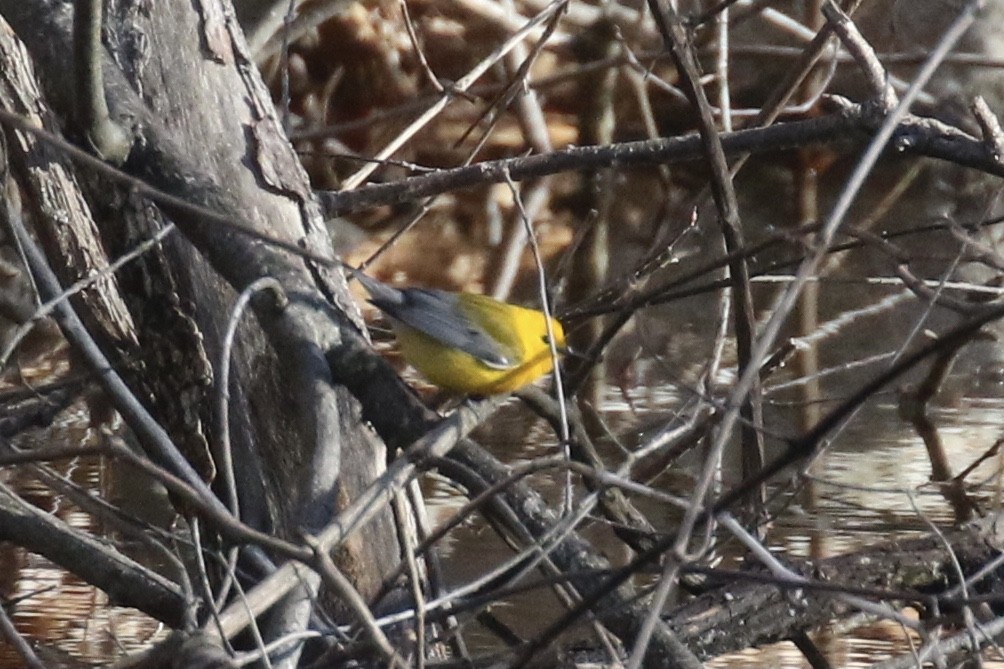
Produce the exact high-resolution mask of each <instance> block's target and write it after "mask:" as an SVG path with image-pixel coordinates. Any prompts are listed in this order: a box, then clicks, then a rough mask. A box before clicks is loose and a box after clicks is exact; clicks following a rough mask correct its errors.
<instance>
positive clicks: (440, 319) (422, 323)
mask: <svg viewBox="0 0 1004 669" xmlns="http://www.w3.org/2000/svg"><path fill="white" fill-rule="evenodd" d="M353 275H354V276H355V277H356V278H357V279H359V282H360V283H361V284H362V285H363V287H364V288H365V289H366V291H367V292H368V293H369V294H370V302H371V303H372V304H373V305H374V306H375V307H377V308H378V309H380V310H381V311H382V312H384V313H385V314H387V316H389V317H390V321H391V325H392V327H393V328H394V334H395V335H396V336H397V340H398V343H399V344H400V348H401V354H402V355H403V356H404V358H405V360H407V361H408V362H409V363H410V364H411V365H412V366H413V367H414V368H415V369H417V370H418V371H419V372H420V373H421V374H422V375H423V376H424V377H425V378H427V379H428V380H429V381H431V382H432V383H434V384H435V385H437V386H439V387H440V388H443V389H444V390H449V391H453V392H458V393H465V394H470V395H495V394H499V393H508V392H512V391H514V390H518V389H519V388H522V387H523V386H525V385H527V384H529V383H532V382H533V381H536V380H537V379H538V378H540V377H541V376H543V375H544V374H547V373H548V372H550V371H551V369H553V366H554V365H553V362H552V358H551V346H550V342H549V340H548V334H549V333H548V329H547V317H546V316H545V315H544V313H543V312H540V311H537V310H535V309H525V308H523V307H517V306H516V305H513V304H508V303H506V302H500V301H499V300H495V299H492V298H490V297H488V296H486V295H476V294H473V293H451V292H448V291H445V290H430V289H425V288H401V289H398V288H394V287H392V286H388V285H387V284H385V283H381V282H380V281H377V280H376V279H374V278H372V277H369V276H366V275H365V274H363V273H362V272H358V271H356V272H353ZM551 334H553V336H554V344H555V347H556V348H558V349H559V350H560V349H562V348H563V347H564V346H565V331H564V329H563V328H562V326H561V323H559V322H558V321H557V320H556V319H554V318H552V319H551Z"/></svg>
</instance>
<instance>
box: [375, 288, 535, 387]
mask: <svg viewBox="0 0 1004 669" xmlns="http://www.w3.org/2000/svg"><path fill="white" fill-rule="evenodd" d="M356 278H358V279H359V282H360V283H362V284H363V287H364V288H366V290H367V292H369V294H370V302H371V303H373V305H374V306H375V307H377V308H378V309H380V311H382V312H384V313H385V314H387V315H388V316H390V317H391V318H393V319H394V320H397V321H400V322H401V323H403V324H404V325H407V326H408V327H410V328H412V329H415V330H418V331H419V332H421V333H423V334H425V335H427V336H429V337H432V338H433V339H435V340H436V341H438V342H440V343H442V344H444V345H445V346H451V347H453V348H458V349H460V350H461V351H463V352H465V353H467V354H469V355H471V356H473V357H475V358H477V359H478V360H480V361H481V362H483V363H485V364H486V365H488V366H490V367H498V368H502V369H506V368H509V367H512V366H513V365H514V364H515V361H514V360H512V359H511V358H510V357H509V356H508V355H507V354H506V352H505V351H503V350H502V348H501V347H500V346H499V345H498V343H496V342H495V340H494V339H492V337H491V336H490V335H489V334H488V333H486V332H485V331H484V330H483V329H482V328H481V327H479V326H478V324H477V323H475V322H473V321H472V320H471V319H470V318H468V317H467V316H466V315H465V314H464V313H463V311H461V309H460V307H459V304H458V302H457V300H458V296H457V294H456V293H450V292H447V291H444V290H428V289H424V288H408V289H405V290H399V289H397V288H394V287H392V286H388V285H387V284H384V283H381V282H379V281H377V280H376V279H372V278H370V277H368V276H366V275H365V274H363V273H362V272H357V273H356Z"/></svg>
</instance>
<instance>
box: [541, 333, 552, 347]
mask: <svg viewBox="0 0 1004 669" xmlns="http://www.w3.org/2000/svg"><path fill="white" fill-rule="evenodd" d="M540 340H541V341H542V342H544V343H545V344H547V345H548V346H550V345H551V338H550V337H548V336H547V335H544V336H543V337H541V338H540Z"/></svg>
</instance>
